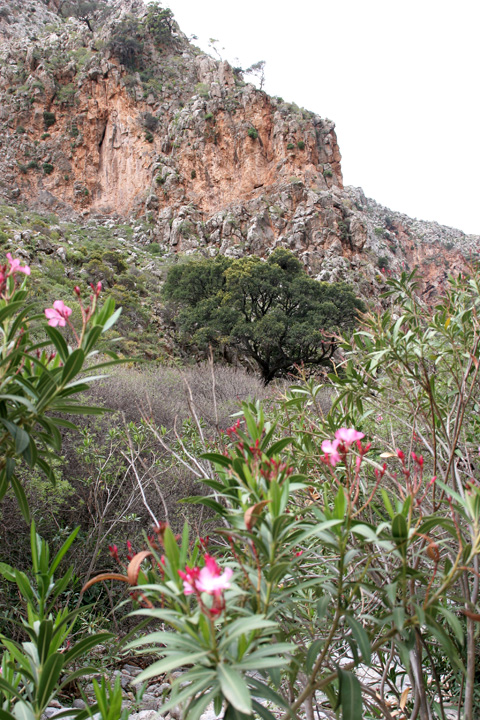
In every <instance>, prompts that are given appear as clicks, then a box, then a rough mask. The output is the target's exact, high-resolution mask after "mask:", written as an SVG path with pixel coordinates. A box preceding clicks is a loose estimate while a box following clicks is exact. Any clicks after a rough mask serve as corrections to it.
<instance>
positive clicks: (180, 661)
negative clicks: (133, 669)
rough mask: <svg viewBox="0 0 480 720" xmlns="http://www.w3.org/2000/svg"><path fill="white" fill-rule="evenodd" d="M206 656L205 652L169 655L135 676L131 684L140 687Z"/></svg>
mask: <svg viewBox="0 0 480 720" xmlns="http://www.w3.org/2000/svg"><path fill="white" fill-rule="evenodd" d="M206 655H207V651H206V650H202V651H201V652H196V653H192V652H191V653H169V654H168V655H167V657H165V658H163V660H158V661H157V662H154V663H153V665H150V667H148V668H146V670H144V671H143V672H141V673H140V675H137V677H136V678H135V680H134V681H133V683H134V685H140V684H141V683H143V682H145V680H150V678H152V677H156V676H157V675H162V674H163V673H167V672H170V671H171V670H174V669H175V668H179V667H182V666H183V665H192V663H195V662H197V661H198V660H200V659H201V658H204V657H206Z"/></svg>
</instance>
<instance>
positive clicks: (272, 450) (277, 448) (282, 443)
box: [265, 437, 293, 458]
mask: <svg viewBox="0 0 480 720" xmlns="http://www.w3.org/2000/svg"><path fill="white" fill-rule="evenodd" d="M292 442H293V438H292V437H285V438H282V439H281V440H277V442H275V443H273V445H271V446H270V447H269V448H268V450H267V452H266V453H265V455H266V456H267V457H269V458H271V457H273V455H278V453H280V452H281V451H282V450H283V448H285V447H287V445H290V443H292Z"/></svg>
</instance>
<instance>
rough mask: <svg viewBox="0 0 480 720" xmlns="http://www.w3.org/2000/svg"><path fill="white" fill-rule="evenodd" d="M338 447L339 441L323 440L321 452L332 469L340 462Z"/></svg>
mask: <svg viewBox="0 0 480 720" xmlns="http://www.w3.org/2000/svg"><path fill="white" fill-rule="evenodd" d="M339 445H340V440H338V439H337V440H333V441H332V440H324V441H323V442H322V451H323V452H324V453H325V455H326V456H327V458H328V462H329V464H330V465H332V467H335V465H336V464H337V463H338V462H340V453H339V452H338V446H339Z"/></svg>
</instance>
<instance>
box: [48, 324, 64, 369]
mask: <svg viewBox="0 0 480 720" xmlns="http://www.w3.org/2000/svg"><path fill="white" fill-rule="evenodd" d="M45 332H46V333H47V335H48V337H49V338H50V340H51V341H52V343H53V344H54V345H55V350H56V351H57V352H58V354H59V355H60V357H61V358H62V361H63V362H66V361H67V358H68V345H67V343H66V342H65V339H64V337H63V335H62V334H61V332H59V331H58V330H57V329H56V328H54V327H50V325H46V326H45Z"/></svg>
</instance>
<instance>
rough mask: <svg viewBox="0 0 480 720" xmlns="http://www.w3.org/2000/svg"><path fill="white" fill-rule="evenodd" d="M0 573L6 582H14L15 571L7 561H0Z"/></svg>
mask: <svg viewBox="0 0 480 720" xmlns="http://www.w3.org/2000/svg"><path fill="white" fill-rule="evenodd" d="M0 575H3V577H4V578H5V580H8V582H15V573H14V570H13V568H12V567H11V566H10V565H7V563H4V562H0Z"/></svg>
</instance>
